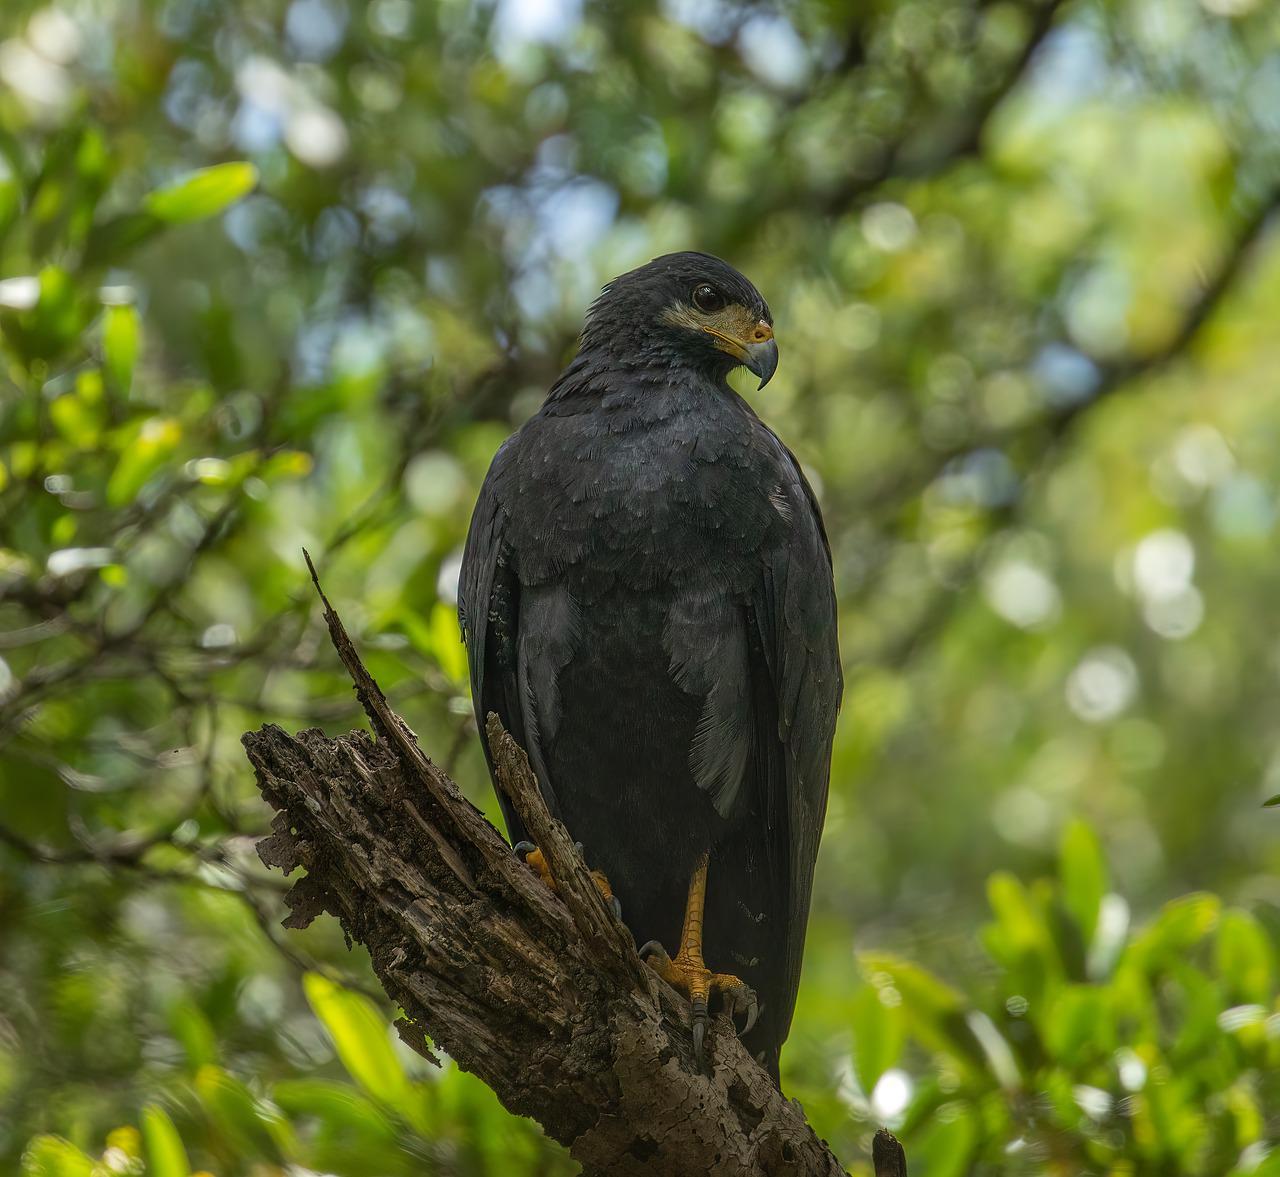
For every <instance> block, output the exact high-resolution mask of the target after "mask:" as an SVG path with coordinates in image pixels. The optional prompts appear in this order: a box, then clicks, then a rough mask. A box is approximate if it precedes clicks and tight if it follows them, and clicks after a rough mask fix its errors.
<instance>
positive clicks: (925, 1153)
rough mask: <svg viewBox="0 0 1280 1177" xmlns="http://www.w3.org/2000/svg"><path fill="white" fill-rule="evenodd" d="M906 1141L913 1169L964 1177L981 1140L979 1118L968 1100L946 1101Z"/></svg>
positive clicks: (942, 1176)
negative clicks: (979, 1139)
mask: <svg viewBox="0 0 1280 1177" xmlns="http://www.w3.org/2000/svg"><path fill="white" fill-rule="evenodd" d="M906 1143H907V1158H908V1160H909V1161H910V1164H911V1171H912V1172H913V1173H925V1174H928V1177H962V1175H963V1174H965V1173H968V1172H969V1164H970V1160H971V1158H972V1156H973V1152H974V1149H975V1147H976V1146H977V1143H978V1123H977V1119H976V1117H975V1116H974V1113H973V1111H972V1109H970V1108H969V1107H967V1106H966V1105H964V1104H959V1103H949V1104H944V1105H943V1106H942V1107H941V1108H940V1109H939V1110H938V1112H937V1114H936V1115H934V1116H932V1117H931V1118H930V1119H929V1120H928V1121H927V1122H926V1124H925V1125H924V1127H923V1129H922V1130H921V1131H920V1132H919V1133H918V1134H917V1135H915V1136H912V1137H911V1139H910V1140H909V1141H907V1142H906Z"/></svg>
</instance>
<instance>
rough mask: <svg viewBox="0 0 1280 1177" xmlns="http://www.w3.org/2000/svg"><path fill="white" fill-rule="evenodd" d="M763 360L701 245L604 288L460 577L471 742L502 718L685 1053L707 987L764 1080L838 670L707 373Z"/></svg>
mask: <svg viewBox="0 0 1280 1177" xmlns="http://www.w3.org/2000/svg"><path fill="white" fill-rule="evenodd" d="M777 364H778V348H777V344H776V342H775V341H774V338H773V317H772V315H771V314H770V312H769V308H768V306H767V305H766V303H765V301H764V299H763V298H762V297H761V296H760V294H759V292H758V291H757V290H756V289H755V287H754V286H752V285H751V283H750V282H748V281H747V280H746V278H744V277H743V276H742V275H741V274H740V273H738V272H737V271H736V270H735V269H733V268H732V267H731V266H729V265H728V264H726V263H725V262H723V261H721V260H719V259H718V258H715V257H711V256H709V255H707V254H702V253H675V254H669V255H667V256H665V257H660V258H657V259H656V260H654V261H652V262H650V263H649V264H648V265H645V266H641V267H640V268H639V269H636V270H632V271H631V272H630V273H627V274H624V275H622V276H621V277H620V278H616V279H614V281H612V282H611V283H609V285H607V286H606V287H605V288H604V290H603V292H602V293H601V295H600V297H599V298H598V299H597V300H596V302H595V304H594V305H593V306H592V308H591V310H590V312H589V313H588V316H587V321H586V325H585V327H584V329H583V332H582V343H581V348H580V350H579V351H578V354H577V356H576V357H575V358H574V359H573V361H572V362H571V363H570V364H569V366H568V367H567V368H566V369H565V371H564V372H563V374H562V375H561V376H560V377H559V379H558V380H557V381H556V382H555V384H554V385H553V386H552V388H551V391H550V392H549V393H548V395H547V398H546V401H545V402H544V403H543V405H542V407H541V409H539V411H538V412H537V413H536V414H535V415H534V416H533V417H532V418H531V419H530V420H529V421H528V422H526V423H525V424H524V426H522V427H521V429H520V430H519V431H518V432H517V433H516V434H515V435H514V436H513V437H511V438H510V439H509V440H508V441H507V442H506V443H505V444H504V445H503V446H502V448H501V449H500V450H499V451H498V453H497V456H496V457H495V458H494V460H493V465H492V467H491V468H490V470H489V473H488V476H487V477H486V479H485V482H484V486H483V488H482V490H481V492H480V498H479V501H478V503H477V504H476V509H475V514H474V516H473V518H472V520H471V528H470V532H469V534H468V536H467V544H466V551H465V554H464V556H463V562H462V574H461V581H460V586H459V613H460V616H461V619H462V628H463V635H464V638H465V640H466V643H467V649H468V656H469V661H470V670H471V685H472V692H473V697H474V703H475V709H476V714H477V717H478V718H479V719H480V731H481V733H483V732H484V729H485V724H484V717H485V716H486V715H487V714H488V713H489V712H490V711H494V712H496V713H497V714H498V716H499V717H500V718H501V720H502V722H503V724H504V726H505V727H506V728H507V730H508V731H510V732H511V733H512V735H513V736H514V737H515V738H516V739H517V740H518V741H519V742H520V743H521V744H522V745H523V747H524V748H525V749H526V751H527V752H528V754H529V759H530V761H531V763H532V765H533V768H534V770H535V772H536V773H537V776H538V780H539V782H540V785H541V789H542V793H543V796H544V797H545V798H546V801H547V804H548V806H549V807H550V809H551V810H552V812H553V813H555V815H556V816H557V817H559V818H560V819H561V820H562V821H563V822H564V823H565V825H566V826H567V827H568V829H569V831H570V833H571V834H572V836H573V837H574V838H575V839H577V840H579V841H581V842H582V843H583V844H584V846H585V853H586V856H587V859H588V861H589V862H590V864H591V865H592V866H593V867H596V868H599V869H600V870H602V871H603V872H604V874H605V875H606V876H607V878H608V880H609V882H610V884H611V885H612V889H613V893H614V895H616V897H617V898H618V899H619V900H620V901H621V911H622V917H623V920H624V922H625V923H626V924H627V926H628V927H629V928H630V929H631V931H632V932H633V933H634V935H635V938H636V942H637V943H638V944H643V945H644V947H643V948H642V950H641V951H642V955H645V956H646V958H647V959H649V961H650V963H651V964H653V965H654V966H655V967H656V968H657V970H658V971H659V973H661V974H662V975H663V976H665V977H666V978H667V979H668V980H670V981H671V982H673V983H674V984H676V985H677V986H678V987H680V988H682V989H683V990H684V991H685V992H686V993H688V994H689V996H690V998H691V1001H692V1008H693V1023H694V1025H693V1033H694V1045H695V1052H696V1055H697V1057H698V1059H699V1061H701V1059H702V1057H703V1035H704V1030H705V1024H706V1021H707V1016H708V1015H707V1007H708V1002H709V1000H710V999H711V998H712V997H714V996H716V995H718V996H719V998H720V999H721V1001H723V1003H724V1005H725V1007H726V1008H727V1009H728V1011H729V1013H730V1015H731V1016H732V1015H734V1014H735V1013H736V1014H742V1015H745V1019H744V1020H745V1022H746V1026H745V1028H744V1029H743V1031H742V1034H743V1040H744V1041H745V1043H746V1044H747V1046H748V1048H749V1049H750V1050H751V1051H752V1052H753V1053H754V1054H755V1055H756V1057H757V1058H758V1059H760V1061H761V1062H762V1063H763V1064H764V1065H765V1066H766V1067H767V1068H768V1070H769V1071H770V1073H771V1074H772V1075H773V1077H774V1080H775V1082H776V1081H777V1077H778V1054H779V1050H780V1048H781V1046H782V1043H783V1041H784V1040H785V1039H786V1037H787V1032H788V1029H789V1028H790V1024H791V1015H792V1011H793V1009H794V1008H795V1001H796V987H797V985H798V983H799V978H800V959H801V954H802V951H803V948H804V936H805V924H806V921H807V919H808V914H809V896H810V890H811V886H812V881H813V868H814V860H815V858H816V855H817V850H818V838H819V836H820V833H821V830H822V820H823V814H824V811H825V808H826V799H827V781H828V776H829V773H830V764H831V740H832V732H833V729H834V726H835V719H836V711H837V709H838V707H839V702H840V693H841V685H842V684H841V674H840V662H839V657H838V653H837V646H836V606H835V594H834V590H833V586H832V576H831V554H830V549H829V546H828V544H827V538H826V533H825V531H824V528H823V523H822V517H821V514H820V513H819V510H818V504H817V502H816V501H815V499H814V495H813V491H812V490H811V489H810V488H809V484H808V483H807V482H806V480H805V477H804V474H803V473H802V472H801V470H800V467H799V464H798V463H797V462H796V459H795V458H794V457H793V456H792V454H791V452H790V451H789V450H788V449H787V447H786V446H785V445H783V444H782V442H781V441H779V440H778V438H777V437H776V436H775V435H774V433H773V432H772V431H771V430H770V429H769V428H768V426H766V425H765V424H764V423H763V422H762V421H761V420H760V419H759V417H757V416H756V414H755V413H754V412H753V411H752V409H751V407H750V406H749V405H748V404H747V403H746V402H745V401H744V400H743V399H742V398H741V397H740V396H739V395H738V394H737V393H736V392H734V391H733V389H732V388H731V387H730V386H729V384H728V381H727V377H728V375H729V373H730V372H731V371H732V370H733V369H734V368H736V367H738V366H739V365H745V366H746V367H747V368H749V369H750V370H751V371H752V372H754V373H755V374H756V375H757V376H758V377H759V378H760V386H761V387H764V385H765V384H766V383H768V381H769V378H770V377H771V376H772V375H773V373H774V370H775V368H776V367H777ZM499 800H500V801H501V803H502V807H503V812H504V814H505V816H506V820H507V826H508V831H509V833H510V836H511V839H512V842H513V843H516V844H517V846H518V848H521V849H525V850H527V851H530V852H531V853H530V854H529V861H530V862H531V863H532V864H534V865H536V864H537V862H538V860H539V859H540V855H537V853H536V851H535V850H534V848H533V847H531V846H528V845H527V844H526V845H525V846H524V847H519V844H520V843H521V842H523V841H524V839H525V838H526V833H525V831H524V830H523V829H522V828H521V825H520V821H519V819H518V817H517V816H516V814H515V813H514V812H513V811H512V809H511V807H510V805H509V803H508V802H507V801H506V799H505V798H504V797H502V796H501V794H500V796H499ZM713 970H715V971H713ZM757 1013H758V1017H757V1016H756V1015H757Z"/></svg>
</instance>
